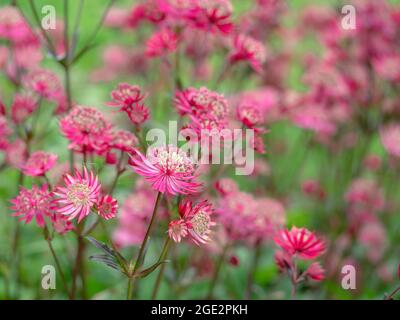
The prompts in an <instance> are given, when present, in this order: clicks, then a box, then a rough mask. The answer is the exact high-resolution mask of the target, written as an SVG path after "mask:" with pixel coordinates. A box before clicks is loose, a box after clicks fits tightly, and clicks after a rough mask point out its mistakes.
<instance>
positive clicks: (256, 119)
mask: <svg viewBox="0 0 400 320" xmlns="http://www.w3.org/2000/svg"><path fill="white" fill-rule="evenodd" d="M236 113H237V117H238V119H239V120H240V121H241V122H242V123H243V125H245V126H246V127H248V128H254V127H255V126H258V125H261V124H262V123H263V122H264V116H263V113H262V112H261V110H260V108H259V107H258V106H256V105H252V104H240V105H239V106H238V107H237V109H236Z"/></svg>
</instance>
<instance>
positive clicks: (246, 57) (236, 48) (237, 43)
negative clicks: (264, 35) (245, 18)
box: [229, 34, 267, 73]
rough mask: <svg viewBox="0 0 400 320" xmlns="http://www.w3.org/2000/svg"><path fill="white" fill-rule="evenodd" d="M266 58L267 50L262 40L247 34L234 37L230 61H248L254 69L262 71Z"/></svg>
mask: <svg viewBox="0 0 400 320" xmlns="http://www.w3.org/2000/svg"><path fill="white" fill-rule="evenodd" d="M266 59H267V51H266V49H265V46H264V45H263V44H262V43H261V42H259V41H258V40H256V39H254V38H252V37H250V36H247V35H245V34H239V35H236V36H235V37H234V40H233V50H232V52H231V53H230V55H229V61H230V63H232V64H233V63H236V62H239V61H246V62H248V63H249V64H250V66H251V67H252V68H253V69H254V71H256V72H258V73H262V71H263V69H262V68H263V64H264V62H265V61H266Z"/></svg>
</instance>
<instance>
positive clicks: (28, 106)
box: [11, 92, 37, 124]
mask: <svg viewBox="0 0 400 320" xmlns="http://www.w3.org/2000/svg"><path fill="white" fill-rule="evenodd" d="M36 108H37V101H36V99H35V98H34V97H33V96H32V94H31V93H29V92H24V93H17V94H15V96H14V101H13V103H12V105H11V117H12V119H13V121H14V122H15V123H16V124H20V123H22V122H23V121H25V120H26V118H28V117H29V116H30V115H31V114H32V113H33V112H34V111H35V110H36Z"/></svg>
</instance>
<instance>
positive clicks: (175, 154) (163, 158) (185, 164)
mask: <svg viewBox="0 0 400 320" xmlns="http://www.w3.org/2000/svg"><path fill="white" fill-rule="evenodd" d="M151 161H152V163H153V164H156V165H158V166H159V167H161V168H162V169H163V171H164V172H165V173H166V174H173V173H184V174H188V175H189V174H192V173H193V171H194V165H193V161H192V160H191V159H190V158H189V157H188V156H187V155H186V153H185V152H183V151H180V150H178V149H177V148H171V147H167V148H165V147H162V148H159V149H157V150H155V152H154V153H153V154H152V157H151Z"/></svg>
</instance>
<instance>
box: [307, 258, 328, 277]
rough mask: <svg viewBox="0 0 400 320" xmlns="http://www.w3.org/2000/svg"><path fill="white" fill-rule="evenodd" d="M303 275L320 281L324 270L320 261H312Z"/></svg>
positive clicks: (323, 275)
mask: <svg viewBox="0 0 400 320" xmlns="http://www.w3.org/2000/svg"><path fill="white" fill-rule="evenodd" d="M305 275H306V276H308V277H310V278H311V279H313V280H315V281H321V280H324V278H325V270H324V269H323V268H322V266H321V264H320V263H318V262H313V263H311V264H310V265H309V267H308V268H307V270H306V271H305Z"/></svg>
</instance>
